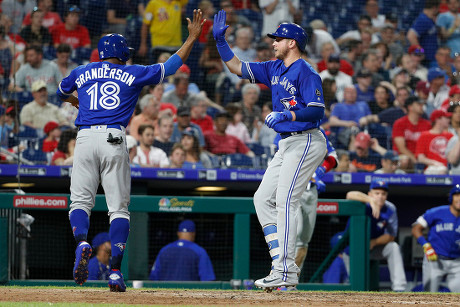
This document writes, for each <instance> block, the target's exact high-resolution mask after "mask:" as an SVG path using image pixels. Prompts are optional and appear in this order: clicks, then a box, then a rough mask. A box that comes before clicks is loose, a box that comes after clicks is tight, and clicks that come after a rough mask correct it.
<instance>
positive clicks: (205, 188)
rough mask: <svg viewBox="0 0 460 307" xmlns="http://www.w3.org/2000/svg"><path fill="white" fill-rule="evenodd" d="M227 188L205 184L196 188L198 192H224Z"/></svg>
mask: <svg viewBox="0 0 460 307" xmlns="http://www.w3.org/2000/svg"><path fill="white" fill-rule="evenodd" d="M225 190H227V188H226V187H212V186H203V187H197V188H195V191H197V192H222V191H225Z"/></svg>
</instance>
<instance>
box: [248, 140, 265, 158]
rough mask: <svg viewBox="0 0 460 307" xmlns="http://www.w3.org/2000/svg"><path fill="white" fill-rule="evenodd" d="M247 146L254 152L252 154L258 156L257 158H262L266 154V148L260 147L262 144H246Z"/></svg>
mask: <svg viewBox="0 0 460 307" xmlns="http://www.w3.org/2000/svg"><path fill="white" fill-rule="evenodd" d="M246 146H248V148H249V149H250V150H252V152H253V153H254V154H255V155H256V156H261V155H263V154H265V147H264V146H262V145H260V144H257V143H249V144H246Z"/></svg>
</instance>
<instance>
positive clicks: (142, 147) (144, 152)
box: [133, 124, 169, 168]
mask: <svg viewBox="0 0 460 307" xmlns="http://www.w3.org/2000/svg"><path fill="white" fill-rule="evenodd" d="M137 133H138V135H139V146H138V147H137V155H136V156H135V157H134V159H133V162H134V163H137V164H139V165H140V166H141V167H161V168H163V167H168V166H169V160H168V156H167V155H166V153H165V152H164V151H163V150H161V149H160V148H157V147H154V146H153V141H154V140H155V128H154V127H153V126H152V125H146V124H143V125H140V126H139V129H138V131H137Z"/></svg>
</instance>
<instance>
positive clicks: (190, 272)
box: [150, 240, 216, 281]
mask: <svg viewBox="0 0 460 307" xmlns="http://www.w3.org/2000/svg"><path fill="white" fill-rule="evenodd" d="M150 279H151V280H180V281H200V280H201V281H210V280H215V279H216V277H215V275H214V270H213V268H212V263H211V259H209V256H208V254H207V253H206V251H205V250H204V248H202V247H201V246H199V245H198V244H196V243H194V242H191V241H187V240H177V241H175V242H172V243H170V244H168V245H166V246H165V247H163V248H162V249H161V250H160V252H159V253H158V256H157V258H156V259H155V263H154V264H153V267H152V271H151V272H150Z"/></svg>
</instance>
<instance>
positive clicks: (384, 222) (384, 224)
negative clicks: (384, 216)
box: [377, 221, 387, 229]
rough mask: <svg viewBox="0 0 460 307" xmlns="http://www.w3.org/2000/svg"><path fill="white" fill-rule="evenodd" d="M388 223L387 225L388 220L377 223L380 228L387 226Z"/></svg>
mask: <svg viewBox="0 0 460 307" xmlns="http://www.w3.org/2000/svg"><path fill="white" fill-rule="evenodd" d="M386 225H387V221H379V222H378V223H377V227H378V228H380V229H383V228H385V226H386Z"/></svg>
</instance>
